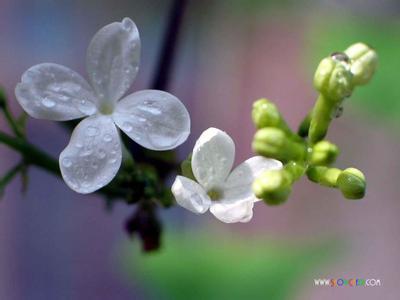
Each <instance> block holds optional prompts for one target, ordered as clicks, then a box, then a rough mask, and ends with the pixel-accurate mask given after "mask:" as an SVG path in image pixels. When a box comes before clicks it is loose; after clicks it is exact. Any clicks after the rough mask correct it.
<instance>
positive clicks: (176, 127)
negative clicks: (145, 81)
mask: <svg viewBox="0 0 400 300" xmlns="http://www.w3.org/2000/svg"><path fill="white" fill-rule="evenodd" d="M114 121H115V123H116V124H117V125H118V126H119V127H120V128H121V129H122V130H123V131H124V132H125V133H126V134H127V135H128V136H129V137H130V138H131V139H133V140H134V141H135V142H136V143H138V144H140V145H142V146H143V147H145V148H148V149H152V150H168V149H173V148H176V147H177V146H179V145H180V144H182V143H183V142H184V141H185V140H186V139H187V137H188V135H189V133H190V116H189V113H188V112H187V110H186V108H185V106H184V105H183V104H182V102H180V101H179V99H178V98H176V97H175V96H173V95H171V94H169V93H167V92H162V91H157V90H144V91H139V92H136V93H133V94H131V95H129V96H127V97H125V98H124V99H122V100H121V101H119V102H118V104H117V108H116V111H115V112H114Z"/></svg>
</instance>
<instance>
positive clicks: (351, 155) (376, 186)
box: [0, 0, 400, 300]
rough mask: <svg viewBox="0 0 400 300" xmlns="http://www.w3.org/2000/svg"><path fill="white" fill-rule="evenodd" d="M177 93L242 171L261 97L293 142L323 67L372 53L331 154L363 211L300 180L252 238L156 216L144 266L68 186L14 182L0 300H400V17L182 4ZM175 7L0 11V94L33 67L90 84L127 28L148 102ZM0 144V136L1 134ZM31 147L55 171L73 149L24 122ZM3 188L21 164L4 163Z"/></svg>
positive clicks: (3, 224)
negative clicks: (356, 48)
mask: <svg viewBox="0 0 400 300" xmlns="http://www.w3.org/2000/svg"><path fill="white" fill-rule="evenodd" d="M189 2H190V3H189V6H188V8H187V11H186V14H185V18H184V24H183V31H182V35H181V39H180V43H179V48H178V53H177V60H176V64H175V68H174V73H173V74H174V75H173V78H172V82H171V88H170V91H171V92H173V93H174V94H175V95H176V96H178V97H179V98H180V99H181V100H182V101H183V102H184V103H185V104H186V106H187V108H188V109H189V111H190V113H191V117H192V124H193V127H192V135H191V137H190V138H189V140H188V141H187V142H186V143H185V144H184V145H183V146H181V147H180V148H179V150H178V151H179V153H180V155H181V158H183V157H185V156H186V155H187V154H188V153H189V152H190V151H191V149H192V147H193V144H194V142H195V140H196V139H197V137H198V136H199V134H200V133H201V132H202V131H203V130H204V129H206V128H208V127H211V126H214V127H218V128H220V129H223V130H225V131H227V132H228V133H229V134H230V135H231V136H232V137H233V138H234V140H235V142H236V147H237V156H236V158H237V161H236V163H239V162H240V161H243V160H244V159H246V158H248V157H250V156H252V153H251V140H252V136H253V134H254V131H255V130H254V128H253V125H252V123H251V119H250V111H251V105H252V102H253V101H254V100H256V99H257V98H260V97H268V98H269V99H271V100H272V101H274V102H275V103H277V105H278V106H279V108H280V110H281V112H282V113H283V115H284V116H285V117H286V119H287V120H288V122H289V123H290V125H292V127H293V128H296V126H297V125H298V123H299V122H300V121H301V120H302V118H303V117H304V116H305V114H306V113H307V112H308V111H309V109H310V108H311V107H312V105H313V103H314V101H315V99H316V96H317V94H316V92H315V91H314V90H313V87H312V76H313V72H314V70H315V68H316V66H317V64H318V62H319V60H320V59H322V58H323V57H325V56H327V55H329V54H330V53H331V52H334V51H341V50H344V49H345V48H347V46H349V45H350V44H352V43H354V42H358V41H362V42H365V43H368V44H370V45H372V46H373V47H374V48H375V49H376V51H377V52H378V55H379V58H380V66H379V69H378V72H377V74H376V76H375V78H374V79H373V80H372V82H371V83H370V84H369V85H368V86H366V87H361V88H359V89H358V90H357V91H356V93H355V94H354V95H353V96H352V97H351V99H350V100H348V101H347V103H346V105H345V111H344V114H343V116H342V117H341V118H339V119H338V120H336V121H335V122H334V123H333V126H332V127H331V129H330V132H329V136H328V138H329V139H330V140H332V141H333V142H334V143H336V144H337V145H339V147H340V149H341V153H342V154H341V156H340V158H339V160H338V162H337V165H338V166H339V167H341V168H344V167H350V166H355V167H357V168H360V169H361V170H363V171H364V172H365V174H366V177H367V180H368V190H367V195H366V197H365V199H363V200H361V201H348V200H345V199H344V198H343V197H342V195H341V194H340V192H339V191H337V190H329V189H327V188H322V187H319V186H317V185H315V184H310V183H309V182H308V181H307V180H301V181H300V182H298V183H297V184H296V186H295V188H294V191H293V194H292V196H291V198H290V199H289V201H288V202H287V203H286V204H285V205H283V206H280V207H267V206H266V205H263V204H262V203H258V204H257V205H256V207H255V213H254V218H253V220H252V221H251V222H250V223H247V224H235V225H227V224H223V223H220V222H218V221H216V220H214V219H213V218H212V216H208V215H203V216H196V215H194V214H192V213H190V212H187V211H186V210H183V209H181V208H179V207H173V208H171V209H168V210H165V211H162V212H161V217H162V220H163V222H164V225H165V227H164V233H165V236H164V239H163V248H162V249H161V250H160V251H159V252H158V253H154V254H151V255H145V254H142V253H141V252H140V249H139V248H140V247H139V242H138V241H137V240H130V239H129V238H128V237H127V236H126V234H125V232H124V230H123V224H124V221H125V219H126V218H127V216H129V215H130V214H131V213H132V207H128V206H126V205H125V204H119V205H117V206H116V207H115V208H114V209H113V211H112V212H108V211H106V210H105V207H104V202H103V201H101V200H100V199H99V198H97V197H96V196H80V195H78V194H76V193H74V192H72V191H71V190H70V189H69V188H68V187H67V186H66V185H65V184H64V183H63V182H62V181H61V180H59V179H57V178H54V177H53V176H51V175H49V174H47V173H45V172H43V171H41V170H38V169H31V170H30V179H31V181H30V185H29V190H28V192H27V193H26V195H25V196H23V195H22V194H21V192H20V190H21V183H20V181H19V180H15V181H14V182H13V184H11V185H10V186H9V187H8V188H7V189H6V192H5V194H4V196H3V198H2V201H1V203H0V299H6V300H8V299H12V300H13V299H33V300H35V299H41V300H42V299H248V298H252V299H271V300H275V299H290V300H292V299H294V300H298V299H300V300H303V299H308V300H309V299H310V300H314V299H315V300H317V299H324V300H330V299H332V300H333V299H335V300H336V299H364V300H366V299H371V300H372V299H378V298H379V299H385V300H392V299H393V300H395V299H399V298H400V291H399V280H400V269H399V265H400V256H399V253H400V239H399V236H398V231H399V230H398V229H399V227H400V218H399V217H398V216H399V213H400V203H399V196H400V193H399V192H400V187H399V184H398V176H399V175H400V159H399V157H398V155H399V152H400V137H399V134H398V132H399V125H400V122H399V121H400V101H399V100H400V87H399V84H398V82H399V75H398V73H399V72H398V70H399V69H400V60H399V58H398V55H399V53H400V39H399V32H400V2H399V1H396V0H380V1H373V0H346V1H344V0H330V1H328V0H308V1H294V0H284V1H275V0H230V1H228V0H202V1H195V0H191V1H189ZM171 3H172V2H171V1H167V0H165V1H160V0H158V1H157V0H129V1H128V0H113V1H107V0H96V1H95V0H85V1H79V0H68V1H67V0H62V1H61V0H57V1H56V0H1V1H0V84H1V85H2V86H4V88H5V90H6V92H7V94H8V96H9V99H10V101H11V102H12V109H13V111H14V112H16V113H18V112H20V111H21V109H20V107H19V106H18V104H17V103H16V101H15V98H14V93H13V90H14V87H15V85H16V84H17V83H18V82H19V80H20V76H21V74H22V73H23V72H24V71H25V70H26V69H27V68H29V67H30V66H32V65H34V64H37V63H40V62H56V63H59V64H63V65H66V66H68V67H70V68H72V69H74V70H77V71H79V72H80V73H81V74H86V73H85V67H84V66H85V52H86V47H87V45H88V43H89V40H90V39H91V37H92V36H93V34H94V33H95V32H96V31H97V30H98V29H99V28H101V27H102V26H104V25H106V24H108V23H110V22H113V21H117V20H121V19H122V18H123V17H125V16H128V17H130V18H132V19H133V20H134V21H135V22H136V24H137V25H138V27H139V30H140V32H141V39H142V49H143V52H142V63H141V69H140V72H139V76H138V79H137V80H136V82H135V84H134V86H133V87H132V90H136V89H142V88H148V87H149V84H150V82H151V76H152V73H153V70H154V69H155V67H156V66H155V64H156V62H157V59H156V58H157V52H158V50H159V46H160V43H161V39H162V33H163V31H164V30H165V24H166V17H167V12H168V9H169V7H170V5H171ZM0 127H1V130H5V131H7V130H8V129H7V127H6V124H5V122H4V120H3V119H1V120H0ZM28 128H29V133H28V134H29V138H30V140H31V141H32V142H33V143H35V144H37V145H40V146H41V147H42V148H43V149H46V150H47V151H48V152H49V153H52V154H53V155H54V156H58V154H59V153H60V151H61V150H62V149H63V148H64V147H65V145H66V144H67V143H68V139H69V133H67V132H66V131H65V129H64V128H62V127H61V126H60V125H59V124H57V123H55V122H50V121H40V120H33V119H30V120H29V125H28ZM0 152H1V155H0V157H1V158H0V172H1V173H4V172H5V171H6V170H7V169H8V168H10V167H11V166H12V165H14V163H15V162H17V160H18V155H17V154H15V153H13V152H11V151H10V150H9V149H7V148H5V147H4V146H1V148H0ZM314 278H364V279H365V278H375V279H380V280H381V283H382V286H380V287H357V288H355V287H353V288H351V287H341V288H331V287H316V286H314Z"/></svg>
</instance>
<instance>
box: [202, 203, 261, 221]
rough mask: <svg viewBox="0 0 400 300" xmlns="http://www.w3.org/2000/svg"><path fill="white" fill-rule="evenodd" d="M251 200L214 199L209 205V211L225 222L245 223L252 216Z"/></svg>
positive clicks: (252, 204)
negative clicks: (226, 200)
mask: <svg viewBox="0 0 400 300" xmlns="http://www.w3.org/2000/svg"><path fill="white" fill-rule="evenodd" d="M253 206H254V202H253V201H248V200H244V201H243V200H242V201H235V202H225V201H215V202H213V203H212V205H211V207H210V212H211V213H212V214H213V215H214V216H215V217H216V218H217V219H218V220H220V221H222V222H225V223H236V222H242V223H246V222H248V221H250V220H251V218H252V217H253Z"/></svg>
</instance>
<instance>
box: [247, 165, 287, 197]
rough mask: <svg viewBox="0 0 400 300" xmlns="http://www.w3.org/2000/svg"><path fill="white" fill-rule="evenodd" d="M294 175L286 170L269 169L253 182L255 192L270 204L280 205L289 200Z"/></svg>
mask: <svg viewBox="0 0 400 300" xmlns="http://www.w3.org/2000/svg"><path fill="white" fill-rule="evenodd" d="M291 184H292V177H291V175H290V174H289V173H288V172H287V171H285V170H269V171H266V172H264V173H263V174H261V176H260V177H258V178H257V179H256V180H255V181H254V183H253V192H254V194H255V196H256V197H257V198H259V199H262V200H264V202H265V203H267V204H269V205H278V204H281V203H283V202H285V201H286V200H287V198H288V197H289V195H290V192H291V190H292V187H291Z"/></svg>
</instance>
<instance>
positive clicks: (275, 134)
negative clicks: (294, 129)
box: [252, 127, 305, 162]
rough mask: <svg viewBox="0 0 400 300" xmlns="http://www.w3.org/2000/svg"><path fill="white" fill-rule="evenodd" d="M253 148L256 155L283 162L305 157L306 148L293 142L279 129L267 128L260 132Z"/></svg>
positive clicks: (255, 137)
mask: <svg viewBox="0 0 400 300" xmlns="http://www.w3.org/2000/svg"><path fill="white" fill-rule="evenodd" d="M252 146H253V150H254V151H255V152H256V153H258V154H261V155H263V156H266V157H271V158H275V159H278V160H280V161H282V162H287V161H289V160H299V159H303V158H304V157H305V146H304V145H303V144H301V143H297V142H294V141H292V140H291V139H290V138H288V137H287V136H286V134H285V132H284V131H283V130H281V129H278V128H273V127H266V128H262V129H260V130H258V131H257V133H256V134H255V136H254V140H253V145H252Z"/></svg>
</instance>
